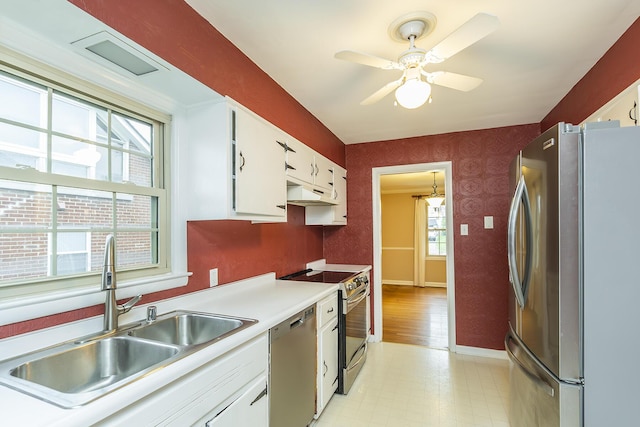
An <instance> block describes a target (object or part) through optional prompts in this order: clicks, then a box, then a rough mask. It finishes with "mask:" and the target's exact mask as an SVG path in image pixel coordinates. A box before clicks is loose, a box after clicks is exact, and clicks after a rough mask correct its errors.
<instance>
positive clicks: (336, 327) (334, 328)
mask: <svg viewBox="0 0 640 427" xmlns="http://www.w3.org/2000/svg"><path fill="white" fill-rule="evenodd" d="M336 329H338V324H336V326H334V327H333V329H332V330H331V332H333V331H335V330H336Z"/></svg>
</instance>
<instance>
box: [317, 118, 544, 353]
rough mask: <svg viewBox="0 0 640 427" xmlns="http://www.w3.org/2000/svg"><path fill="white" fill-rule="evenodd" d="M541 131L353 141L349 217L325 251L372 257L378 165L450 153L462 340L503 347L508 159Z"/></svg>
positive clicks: (368, 260) (335, 257) (330, 233)
mask: <svg viewBox="0 0 640 427" xmlns="http://www.w3.org/2000/svg"><path fill="white" fill-rule="evenodd" d="M538 134H539V125H538V124H531V125H523V126H511V127H505V128H497V129H486V130H479V131H472V132H459V133H449V134H445V135H434V136H424V137H418V138H410V139H401V140H394V141H382V142H374V143H368V144H356V145H347V147H346V149H347V170H348V177H349V179H348V181H347V182H348V188H347V194H348V199H349V225H348V226H346V227H340V228H339V227H334V228H327V229H326V231H325V243H324V252H325V257H326V258H327V260H328V261H329V262H336V263H350V264H373V233H372V231H373V230H372V228H373V219H372V218H373V217H372V193H371V192H372V188H371V186H372V184H371V178H372V168H376V167H383V166H394V165H407V164H415V163H429V162H441V161H451V162H452V180H453V189H452V190H448V191H453V222H454V223H453V229H454V239H455V240H454V246H455V249H454V257H455V295H456V301H455V304H456V336H457V344H458V345H466V346H473V347H484V348H493V349H502V348H504V345H503V339H504V335H505V333H506V331H507V317H508V313H507V298H508V289H509V281H508V271H507V261H506V259H507V251H506V249H507V242H506V228H507V226H506V223H507V215H508V209H509V203H510V200H511V195H512V189H511V186H510V184H509V163H510V162H511V159H512V158H513V157H514V156H515V155H516V153H517V152H518V151H519V150H520V149H521V148H522V147H523V146H524V145H525V144H526V143H528V142H529V141H530V140H531V139H532V138H534V137H536V136H538ZM485 215H492V216H493V220H494V229H492V230H485V229H484V228H483V223H484V220H483V217H484V216H485ZM460 224H469V235H468V236H461V235H460V231H459V230H460ZM373 274H374V275H375V274H377V272H375V271H374V272H373Z"/></svg>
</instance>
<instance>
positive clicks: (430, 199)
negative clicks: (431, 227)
mask: <svg viewBox="0 0 640 427" xmlns="http://www.w3.org/2000/svg"><path fill="white" fill-rule="evenodd" d="M443 202H444V194H442V195H440V194H438V186H437V185H436V172H433V192H432V193H431V194H429V195H428V196H427V203H429V206H431V207H433V208H437V207H440V206H441V205H442V203H443Z"/></svg>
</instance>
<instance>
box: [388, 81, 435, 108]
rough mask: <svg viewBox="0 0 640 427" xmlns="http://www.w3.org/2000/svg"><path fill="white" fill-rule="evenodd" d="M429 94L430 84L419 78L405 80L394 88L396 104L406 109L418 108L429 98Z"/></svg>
mask: <svg viewBox="0 0 640 427" xmlns="http://www.w3.org/2000/svg"><path fill="white" fill-rule="evenodd" d="M430 95H431V85H430V84H429V83H427V82H424V81H422V80H420V79H411V80H407V81H406V82H405V83H404V84H403V85H402V86H400V87H399V88H398V89H396V100H397V101H398V104H400V105H401V106H403V107H404V108H407V109H414V108H418V107H420V106H421V105H423V104H424V103H425V102H427V100H428V99H429V96H430Z"/></svg>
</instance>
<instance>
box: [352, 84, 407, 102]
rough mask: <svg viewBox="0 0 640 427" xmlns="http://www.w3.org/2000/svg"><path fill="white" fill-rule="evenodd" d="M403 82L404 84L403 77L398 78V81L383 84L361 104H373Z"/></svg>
mask: <svg viewBox="0 0 640 427" xmlns="http://www.w3.org/2000/svg"><path fill="white" fill-rule="evenodd" d="M401 84H402V79H398V80H396V81H393V82H390V83H387V84H386V85H384V86H382V87H381V88H380V89H378V90H377V91H375V92H374V93H373V94H372V95H371V96H369V97H368V98H366V99H364V100H363V101H362V102H360V105H371V104H374V103H376V102H378V101H380V100H381V99H382V98H384V97H385V96H387V95H389V94H390V93H391V92H393V91H394V90H395V89H396V88H398V87H399V86H400V85H401Z"/></svg>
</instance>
